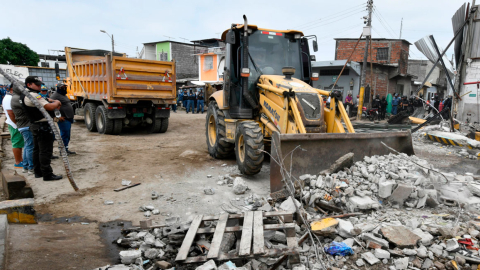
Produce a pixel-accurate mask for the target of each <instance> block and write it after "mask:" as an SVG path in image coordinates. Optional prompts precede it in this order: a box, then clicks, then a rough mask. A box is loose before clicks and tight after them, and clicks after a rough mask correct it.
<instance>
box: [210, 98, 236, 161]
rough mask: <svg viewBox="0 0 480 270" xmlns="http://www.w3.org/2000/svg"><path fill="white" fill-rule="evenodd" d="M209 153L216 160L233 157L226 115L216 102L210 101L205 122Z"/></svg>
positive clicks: (232, 146)
mask: <svg viewBox="0 0 480 270" xmlns="http://www.w3.org/2000/svg"><path fill="white" fill-rule="evenodd" d="M205 129H206V131H205V132H206V137H207V146H208V153H209V154H210V156H212V157H214V158H216V159H224V158H228V157H231V156H233V153H234V147H235V145H234V144H233V143H230V142H227V141H226V140H225V137H226V135H227V133H226V130H225V114H224V113H223V111H221V110H220V109H219V108H218V105H217V102H216V101H214V100H213V101H210V102H209V104H208V109H207V119H206V122H205Z"/></svg>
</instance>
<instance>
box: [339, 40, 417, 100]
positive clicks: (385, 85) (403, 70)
mask: <svg viewBox="0 0 480 270" xmlns="http://www.w3.org/2000/svg"><path fill="white" fill-rule="evenodd" d="M335 41H336V45H335V60H348V58H349V57H350V55H352V52H353V55H352V57H351V59H350V61H354V62H357V63H359V64H360V66H361V68H362V70H363V68H365V70H366V81H365V85H366V87H365V103H369V102H370V98H371V97H373V96H375V95H377V94H378V95H380V97H382V96H387V95H388V94H392V95H393V94H395V93H398V94H400V95H407V96H408V95H411V94H412V84H411V81H412V79H413V76H412V75H411V74H409V73H408V53H409V49H410V45H411V44H410V42H408V41H406V40H404V39H385V38H373V39H372V42H371V45H370V46H369V47H370V48H371V49H370V48H368V50H369V52H368V59H367V66H366V67H363V58H364V54H365V44H366V42H365V39H361V40H360V41H359V43H358V45H357V48H356V49H355V51H353V49H354V48H355V44H356V43H357V39H353V38H336V39H335Z"/></svg>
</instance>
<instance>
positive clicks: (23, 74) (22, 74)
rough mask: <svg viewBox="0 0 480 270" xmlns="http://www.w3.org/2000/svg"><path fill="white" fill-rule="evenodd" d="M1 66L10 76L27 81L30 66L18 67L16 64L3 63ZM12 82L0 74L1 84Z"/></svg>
mask: <svg viewBox="0 0 480 270" xmlns="http://www.w3.org/2000/svg"><path fill="white" fill-rule="evenodd" d="M0 68H2V69H3V70H4V71H5V72H6V73H7V74H9V75H10V76H13V77H14V78H15V79H17V80H20V81H22V82H24V81H25V79H26V78H27V77H28V68H26V67H18V66H14V65H1V64H0ZM10 83H11V82H10V81H9V80H7V79H5V77H3V75H1V74H0V84H2V85H3V84H10Z"/></svg>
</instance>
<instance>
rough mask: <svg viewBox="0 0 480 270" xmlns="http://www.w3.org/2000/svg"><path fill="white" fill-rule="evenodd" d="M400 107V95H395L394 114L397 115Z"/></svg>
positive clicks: (393, 102) (393, 101)
mask: <svg viewBox="0 0 480 270" xmlns="http://www.w3.org/2000/svg"><path fill="white" fill-rule="evenodd" d="M398 105H400V97H399V96H398V94H395V97H393V100H392V114H393V115H396V114H397V111H398Z"/></svg>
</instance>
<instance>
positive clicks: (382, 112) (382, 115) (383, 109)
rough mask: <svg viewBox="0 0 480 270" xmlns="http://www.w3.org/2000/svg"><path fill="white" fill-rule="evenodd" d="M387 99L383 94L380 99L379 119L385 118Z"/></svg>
mask: <svg viewBox="0 0 480 270" xmlns="http://www.w3.org/2000/svg"><path fill="white" fill-rule="evenodd" d="M387 105H388V102H387V99H386V98H385V97H384V96H383V97H382V100H380V119H382V120H385V114H386V113H387Z"/></svg>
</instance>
